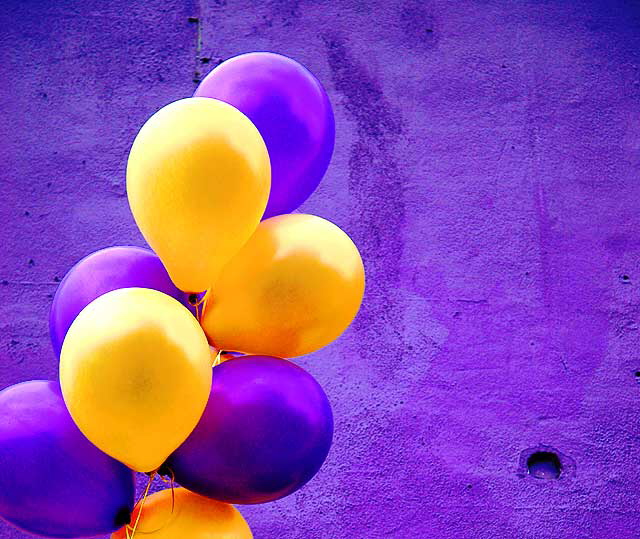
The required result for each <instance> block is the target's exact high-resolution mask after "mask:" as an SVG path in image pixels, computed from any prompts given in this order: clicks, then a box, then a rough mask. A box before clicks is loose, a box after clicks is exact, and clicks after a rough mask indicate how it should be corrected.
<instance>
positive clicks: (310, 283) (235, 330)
mask: <svg viewBox="0 0 640 539" xmlns="http://www.w3.org/2000/svg"><path fill="white" fill-rule="evenodd" d="M363 293H364V268H363V266H362V259H361V258H360V253H358V249H357V247H356V246H355V245H354V244H353V242H352V241H351V239H350V238H349V236H347V235H346V234H345V233H344V232H343V231H342V230H340V228H338V227H337V226H336V225H334V224H333V223H330V222H329V221H325V220H324V219H322V218H320V217H315V216H313V215H302V214H295V215H280V216H278V217H272V218H271V219H267V220H266V221H263V222H262V223H260V226H259V227H258V229H257V230H256V232H255V234H254V235H253V236H252V237H251V239H250V240H249V241H248V242H247V243H246V244H245V246H244V247H243V248H242V250H241V251H240V252H239V253H238V254H237V255H236V256H235V257H234V258H233V259H232V260H231V262H230V263H229V264H228V265H227V266H226V267H225V269H224V271H223V272H222V274H221V276H220V279H218V281H217V282H216V283H215V285H214V287H213V298H214V299H213V300H211V301H209V302H207V307H206V308H205V311H204V315H203V319H202V327H203V328H204V330H205V332H206V334H207V336H208V337H209V341H210V342H211V344H212V346H215V347H216V348H218V349H222V350H233V351H239V352H245V353H247V354H265V355H270V356H276V357H296V356H301V355H303V354H308V353H310V352H313V351H315V350H318V349H319V348H322V347H323V346H325V345H327V344H329V343H330V342H331V341H333V340H334V339H336V338H337V337H338V336H339V335H340V334H341V333H342V332H343V331H344V330H345V329H346V328H347V326H348V325H349V324H350V323H351V320H353V317H354V316H355V315H356V313H357V312H358V308H359V307H360V303H361V301H362V295H363Z"/></svg>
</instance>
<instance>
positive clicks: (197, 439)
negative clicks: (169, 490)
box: [160, 356, 333, 504]
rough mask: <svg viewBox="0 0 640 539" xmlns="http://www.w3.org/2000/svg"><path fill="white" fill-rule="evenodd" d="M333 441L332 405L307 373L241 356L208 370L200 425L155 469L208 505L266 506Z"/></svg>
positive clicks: (306, 476)
mask: <svg viewBox="0 0 640 539" xmlns="http://www.w3.org/2000/svg"><path fill="white" fill-rule="evenodd" d="M332 436H333V415H332V413H331V405H330V404H329V400H328V399H327V396H326V395H325V393H324V391H323V390H322V388H321V387H320V384H318V382H316V380H315V379H314V378H313V377H312V376H311V375H310V374H309V373H307V372H306V371H305V370H303V369H302V368H300V367H298V366H297V365H296V364H294V363H292V362H291V361H288V360H286V359H279V358H274V357H261V356H245V357H240V358H236V359H233V360H231V361H227V362H225V363H223V364H221V365H219V366H217V367H215V368H214V369H213V385H212V387H211V396H210V397H209V402H208V403H207V408H206V410H205V412H204V414H203V416H202V419H201V420H200V423H198V426H197V427H196V428H195V429H194V431H193V432H192V433H191V435H190V436H189V438H187V440H186V441H185V442H184V443H183V444H182V445H181V446H180V447H179V448H178V449H177V450H176V451H175V452H174V453H173V455H171V457H170V458H169V459H168V460H167V462H166V463H165V465H164V466H163V467H162V468H160V472H161V473H167V474H169V471H170V470H171V471H172V472H173V474H174V476H175V479H176V481H177V482H178V483H180V484H181V485H182V486H184V487H186V488H188V489H189V490H191V491H193V492H197V493H198V494H202V495H204V496H208V497H210V498H213V499H214V500H220V501H223V502H228V503H243V504H245V503H246V504H253V503H264V502H270V501H273V500H277V499H278V498H282V497H283V496H287V495H288V494H291V493H292V492H294V491H296V490H298V489H299V488H300V487H302V486H303V485H304V484H305V483H306V482H307V481H309V480H310V479H311V478H312V477H313V476H314V475H315V474H316V472H317V471H318V470H319V469H320V467H321V466H322V463H323V462H324V460H325V459H326V457H327V454H328V453H329V448H330V447H331V439H332Z"/></svg>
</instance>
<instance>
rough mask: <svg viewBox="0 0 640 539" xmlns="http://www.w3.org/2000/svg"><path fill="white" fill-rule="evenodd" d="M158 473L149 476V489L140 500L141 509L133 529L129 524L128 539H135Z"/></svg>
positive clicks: (127, 528) (126, 528) (127, 529)
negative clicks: (143, 509) (152, 484)
mask: <svg viewBox="0 0 640 539" xmlns="http://www.w3.org/2000/svg"><path fill="white" fill-rule="evenodd" d="M157 473H158V470H154V471H153V472H152V473H151V475H150V476H149V481H148V483H147V488H145V489H144V494H143V495H142V498H141V499H140V502H139V504H140V509H138V516H137V517H136V521H135V523H134V525H133V527H132V526H131V525H130V524H127V525H126V527H125V531H126V535H127V539H133V538H134V536H135V534H136V530H137V529H138V524H139V522H140V516H141V515H142V508H143V507H144V502H146V501H147V498H148V497H149V490H151V483H153V480H154V479H155V477H156V474H157ZM129 532H131V533H129Z"/></svg>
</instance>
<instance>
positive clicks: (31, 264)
mask: <svg viewBox="0 0 640 539" xmlns="http://www.w3.org/2000/svg"><path fill="white" fill-rule="evenodd" d="M28 264H29V266H30V267H33V266H35V265H36V261H35V260H34V259H33V258H30V259H29V262H28Z"/></svg>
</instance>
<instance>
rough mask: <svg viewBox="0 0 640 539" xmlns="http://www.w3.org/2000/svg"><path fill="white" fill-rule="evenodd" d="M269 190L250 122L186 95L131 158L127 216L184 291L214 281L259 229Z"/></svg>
mask: <svg viewBox="0 0 640 539" xmlns="http://www.w3.org/2000/svg"><path fill="white" fill-rule="evenodd" d="M270 188H271V165H270V162H269V154H268V152H267V148H266V146H265V144H264V141H263V139H262V136H261V135H260V133H259V132H258V130H257V129H256V127H255V126H254V125H253V124H252V123H251V120H249V118H247V117H246V116H245V115H244V114H242V113H241V112H240V111H239V110H237V109H235V108H234V107H232V106H231V105H228V104H227V103H224V102H222V101H218V100H216V99H209V98H205V97H190V98H187V99H182V100H180V101H176V102H174V103H171V104H169V105H167V106H166V107H164V108H162V109H160V110H159V111H158V112H156V113H155V114H154V115H153V116H152V117H151V118H149V120H148V121H147V122H146V123H145V124H144V126H143V127H142V129H141V130H140V132H139V133H138V135H137V137H136V139H135V141H134V142H133V146H132V148H131V152H130V153H129V161H128V163H127V194H128V197H129V204H130V206H131V211H132V212H133V216H134V217H135V220H136V223H137V224H138V226H139V227H140V230H141V231H142V234H143V235H144V237H145V239H146V240H147V242H148V243H149V245H150V246H151V247H152V248H153V249H154V250H155V251H156V253H158V256H160V258H161V259H162V261H163V263H164V265H165V266H166V268H167V271H168V272H169V275H170V276H171V278H172V279H173V282H174V283H175V284H176V286H177V287H178V288H180V289H182V290H184V291H186V292H201V291H203V290H205V289H207V288H209V287H210V286H211V284H212V283H213V282H215V280H216V277H217V275H218V273H219V272H220V270H221V269H222V267H223V266H224V264H225V263H226V262H227V261H228V260H229V259H230V258H231V257H232V256H233V255H234V254H236V252H237V251H238V250H239V249H240V247H241V246H242V245H243V244H244V243H245V242H246V241H247V240H248V239H249V237H250V236H251V234H252V233H253V231H254V230H255V229H256V227H257V226H258V223H259V222H260V219H261V218H262V214H263V213H264V209H265V207H266V204H267V199H268V198H269V190H270ZM230 211H232V212H233V218H232V219H229V218H227V216H228V214H229V212H230Z"/></svg>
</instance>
